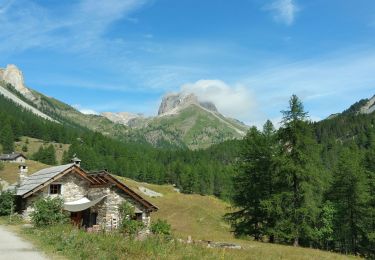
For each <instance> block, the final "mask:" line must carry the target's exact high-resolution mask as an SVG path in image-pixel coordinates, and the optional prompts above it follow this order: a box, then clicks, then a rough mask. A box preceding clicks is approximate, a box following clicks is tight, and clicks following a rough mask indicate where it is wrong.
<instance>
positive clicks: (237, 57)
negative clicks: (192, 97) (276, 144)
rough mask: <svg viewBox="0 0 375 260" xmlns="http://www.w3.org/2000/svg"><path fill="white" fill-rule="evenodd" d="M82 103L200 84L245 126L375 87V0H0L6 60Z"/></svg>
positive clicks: (149, 111)
mask: <svg viewBox="0 0 375 260" xmlns="http://www.w3.org/2000/svg"><path fill="white" fill-rule="evenodd" d="M7 64H16V65H17V66H18V67H19V68H20V69H21V70H22V71H23V74H24V78H25V83H26V85H27V86H28V87H31V88H33V89H35V90H37V91H40V92H42V93H44V94H46V95H48V96H52V97H55V98H57V99H59V100H61V101H63V102H65V103H68V104H70V105H73V106H74V107H76V108H77V109H79V110H81V111H83V112H85V113H100V112H107V111H110V112H120V111H127V112H133V113H143V114H145V115H146V116H152V115H156V113H157V109H158V106H159V104H160V102H161V99H162V97H163V96H164V95H165V94H166V93H171V92H172V93H173V92H180V91H185V92H193V93H196V94H197V95H198V96H199V98H200V99H201V100H202V101H212V102H214V103H215V104H216V106H217V107H218V109H219V111H220V112H221V113H223V114H224V115H226V116H230V117H234V118H237V119H239V120H241V121H243V122H245V123H247V124H249V125H257V126H260V125H262V124H263V123H264V122H265V120H266V119H271V120H273V121H274V122H275V123H276V124H277V123H278V122H279V121H280V118H281V113H280V111H281V110H285V109H286V108H287V105H288V99H289V97H290V96H291V95H292V94H296V95H298V96H299V97H300V98H301V100H302V101H303V103H304V106H305V109H306V110H307V111H308V112H309V114H310V118H311V119H312V120H320V119H324V118H326V117H327V116H329V115H330V114H332V113H337V112H341V111H343V110H345V109H346V108H347V107H348V106H350V105H351V104H353V103H354V102H356V101H358V100H360V99H362V98H370V97H372V96H373V95H374V94H375V91H374V90H375V1H373V0H360V1H358V0H329V1H327V0H314V1H311V0H236V1H229V0H178V1H176V0H118V1H117V0H105V1H97V0H69V1H68V0H67V1H58V0H55V1H53V0H49V1H47V0H0V67H5V66H6V65H7Z"/></svg>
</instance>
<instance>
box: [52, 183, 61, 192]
mask: <svg viewBox="0 0 375 260" xmlns="http://www.w3.org/2000/svg"><path fill="white" fill-rule="evenodd" d="M49 194H61V184H51V185H49Z"/></svg>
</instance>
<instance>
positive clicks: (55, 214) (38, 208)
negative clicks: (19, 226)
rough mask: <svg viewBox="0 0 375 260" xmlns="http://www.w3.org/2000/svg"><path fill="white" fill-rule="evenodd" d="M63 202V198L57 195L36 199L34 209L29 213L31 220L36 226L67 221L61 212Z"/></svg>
mask: <svg viewBox="0 0 375 260" xmlns="http://www.w3.org/2000/svg"><path fill="white" fill-rule="evenodd" d="M63 204H64V202H63V200H62V199H61V198H59V197H55V198H51V197H47V198H40V199H38V200H37V201H35V202H34V211H33V212H32V213H31V221H32V222H33V223H34V225H35V226H37V227H42V226H49V225H56V224H61V223H65V222H67V220H68V218H67V216H66V215H65V214H64V212H63Z"/></svg>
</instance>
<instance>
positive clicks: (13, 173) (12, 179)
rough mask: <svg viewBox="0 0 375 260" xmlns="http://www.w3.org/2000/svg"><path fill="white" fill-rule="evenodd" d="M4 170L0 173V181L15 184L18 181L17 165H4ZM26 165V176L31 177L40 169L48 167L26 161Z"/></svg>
mask: <svg viewBox="0 0 375 260" xmlns="http://www.w3.org/2000/svg"><path fill="white" fill-rule="evenodd" d="M3 165H4V169H3V170H1V171H0V179H2V180H4V181H6V182H8V183H9V184H13V183H16V182H17V181H18V180H19V170H18V166H19V164H18V163H4V164H3ZM26 165H27V166H28V167H29V172H28V174H29V175H31V174H33V173H35V172H37V171H39V170H41V169H44V168H47V167H49V166H48V165H46V164H43V163H40V162H36V161H32V160H27V161H26Z"/></svg>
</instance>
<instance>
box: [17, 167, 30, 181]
mask: <svg viewBox="0 0 375 260" xmlns="http://www.w3.org/2000/svg"><path fill="white" fill-rule="evenodd" d="M18 168H19V175H20V183H23V182H24V181H25V180H26V179H27V172H28V170H29V169H28V167H27V166H26V165H25V164H21V165H20V166H18Z"/></svg>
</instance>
